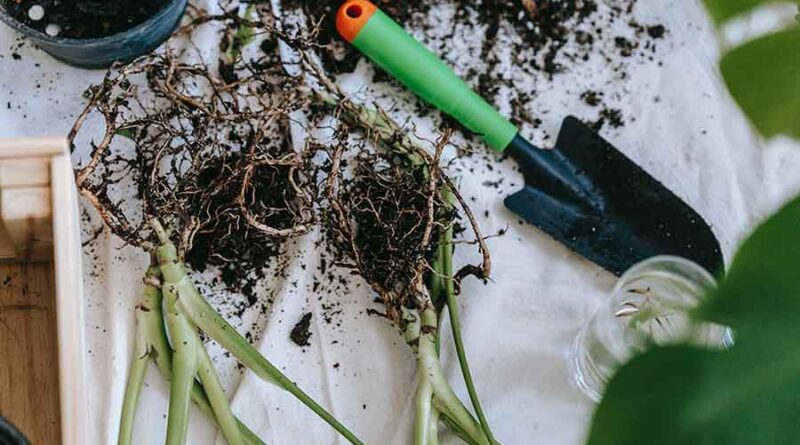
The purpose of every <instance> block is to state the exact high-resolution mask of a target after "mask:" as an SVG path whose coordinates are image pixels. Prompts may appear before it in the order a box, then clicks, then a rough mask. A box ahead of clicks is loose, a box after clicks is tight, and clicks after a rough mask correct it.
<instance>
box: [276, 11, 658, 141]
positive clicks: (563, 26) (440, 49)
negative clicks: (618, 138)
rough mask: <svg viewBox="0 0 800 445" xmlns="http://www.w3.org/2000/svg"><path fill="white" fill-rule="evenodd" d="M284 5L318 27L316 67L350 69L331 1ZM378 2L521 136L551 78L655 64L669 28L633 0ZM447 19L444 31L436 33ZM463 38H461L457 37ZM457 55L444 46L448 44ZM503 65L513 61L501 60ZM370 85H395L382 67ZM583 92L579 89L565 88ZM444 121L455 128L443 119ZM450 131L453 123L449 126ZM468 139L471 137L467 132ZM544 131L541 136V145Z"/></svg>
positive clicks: (420, 107)
mask: <svg viewBox="0 0 800 445" xmlns="http://www.w3.org/2000/svg"><path fill="white" fill-rule="evenodd" d="M284 3H285V4H286V5H287V9H291V8H302V10H303V11H304V12H305V14H306V15H307V16H308V17H309V18H310V20H311V21H312V22H313V23H319V24H320V34H319V42H320V44H321V45H323V49H322V50H321V51H320V53H321V56H322V60H323V63H324V65H325V67H326V69H328V70H329V71H331V72H333V73H347V72H352V71H353V70H354V69H355V67H356V65H357V63H358V62H359V61H360V60H361V59H362V58H363V56H362V55H361V54H360V53H359V52H358V51H357V50H355V49H354V48H353V47H352V46H350V45H348V44H347V43H346V42H344V41H343V40H342V38H341V37H340V36H339V35H338V33H337V32H336V29H335V22H334V19H333V18H334V16H335V13H336V11H337V8H338V7H339V5H340V3H341V2H339V1H336V0H325V1H312V0H286V1H285V2H284ZM378 3H379V6H380V7H381V8H382V9H383V10H384V11H386V12H387V14H389V15H390V16H391V17H393V18H394V19H395V20H397V21H398V22H399V23H401V24H402V25H404V26H405V27H406V28H407V29H409V30H411V31H413V32H414V35H415V36H417V37H419V38H420V39H421V40H422V41H423V43H424V44H426V45H427V46H428V47H429V48H431V49H432V50H433V51H434V52H436V53H438V54H441V55H442V57H444V58H445V59H446V60H447V62H448V63H449V64H450V65H452V66H454V67H455V68H456V71H457V72H459V73H460V74H461V75H462V76H463V77H464V78H465V80H467V82H468V83H469V84H471V85H472V86H473V87H474V88H475V89H476V90H477V91H478V92H479V93H480V94H481V95H482V96H483V97H485V98H487V99H488V100H490V101H493V102H494V103H495V105H497V106H498V107H500V108H502V109H506V108H507V106H508V105H510V110H509V111H510V117H511V120H512V122H514V123H515V124H516V125H518V126H520V127H521V129H522V130H523V135H525V136H526V137H529V138H530V137H532V136H533V131H534V130H535V129H537V128H539V126H540V124H541V120H540V118H539V117H540V116H541V115H543V114H545V113H547V112H548V111H550V110H548V109H546V108H544V106H543V105H541V104H539V103H537V98H538V97H539V95H540V94H539V92H540V91H546V90H547V89H548V88H549V86H550V85H552V80H553V79H554V78H555V77H558V76H561V75H563V74H566V73H569V72H576V71H579V70H580V67H581V66H582V65H585V64H587V63H589V62H590V61H591V60H592V59H597V58H600V59H602V60H603V63H605V64H607V65H610V66H611V67H613V71H614V73H615V75H616V77H618V78H620V79H624V78H625V77H627V75H628V74H627V69H628V66H629V65H630V64H631V63H636V62H637V61H653V60H655V54H656V50H657V45H656V42H657V41H658V40H660V39H663V37H664V36H665V35H666V33H667V32H668V30H667V28H666V27H665V26H664V25H663V24H660V23H646V24H642V23H639V22H638V21H637V19H636V17H635V14H634V9H635V7H636V3H637V0H619V1H614V2H599V1H597V0H537V1H535V2H534V1H520V0H458V1H456V0H447V1H443V2H440V1H434V0H416V1H400V0H381V1H379V2H378ZM442 22H446V23H447V24H448V25H446V26H447V29H443V26H442ZM465 39H466V40H465ZM456 40H457V41H459V42H461V43H460V45H461V46H463V47H464V48H462V49H463V51H460V52H453V51H451V50H450V48H451V47H452V42H453V41H456ZM509 59H511V60H509ZM375 80H376V81H382V82H394V80H393V79H390V78H389V77H388V76H387V75H386V74H385V73H383V72H382V71H381V70H376V74H375ZM571 93H573V94H581V91H574V92H571ZM607 93H608V94H604V95H603V94H598V95H596V96H594V97H593V98H590V99H593V100H592V104H590V106H592V107H598V108H599V110H604V109H614V108H617V107H618V104H617V103H616V100H615V97H614V95H612V94H611V92H610V91H607ZM430 112H431V107H429V106H427V105H425V104H422V103H421V102H418V103H417V107H416V109H415V113H416V114H420V115H422V114H428V113H430ZM605 114H606V115H600V114H598V115H597V116H596V117H594V118H591V117H590V118H587V119H586V121H587V123H590V124H595V123H596V122H599V121H602V122H601V124H600V125H599V126H600V127H603V126H604V125H605V124H609V123H611V122H612V121H613V124H612V125H609V127H612V128H616V127H618V126H622V125H625V122H626V119H625V118H624V117H623V116H616V117H619V119H616V117H615V118H614V119H611V116H609V115H608V112H606V113H605ZM438 119H439V121H438V122H440V123H441V124H442V125H445V126H454V125H455V124H454V123H453V122H451V121H450V120H449V119H448V118H447V117H441V118H438ZM455 126H456V127H457V128H460V127H459V126H457V125H455ZM467 137H468V139H470V140H475V139H477V138H475V137H474V135H467ZM549 137H550V136H549V135H546V134H545V135H544V136H543V138H542V139H543V140H546V139H548V138H549Z"/></svg>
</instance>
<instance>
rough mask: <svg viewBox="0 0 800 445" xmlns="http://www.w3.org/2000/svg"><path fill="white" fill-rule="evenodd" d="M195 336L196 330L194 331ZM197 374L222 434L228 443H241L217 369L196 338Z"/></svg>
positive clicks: (236, 424) (237, 425)
mask: <svg viewBox="0 0 800 445" xmlns="http://www.w3.org/2000/svg"><path fill="white" fill-rule="evenodd" d="M194 335H195V337H197V331H196V330H195V332H194ZM196 344H197V350H196V352H197V374H198V377H199V379H200V382H202V384H203V389H204V390H205V392H206V396H207V397H208V402H209V404H210V405H211V409H212V410H213V411H214V417H216V419H217V424H218V425H219V428H220V430H222V435H223V436H224V437H225V440H226V441H227V442H228V445H243V441H242V436H241V432H240V431H239V424H238V423H237V421H236V417H235V416H234V415H233V411H232V410H231V404H230V402H229V401H228V398H227V397H226V396H225V391H224V390H223V389H222V384H220V382H219V377H218V376H217V371H216V370H215V369H214V365H213V364H212V363H211V359H210V358H209V357H208V352H206V348H205V347H204V346H203V344H202V342H201V341H200V339H199V338H198V339H197V343H196Z"/></svg>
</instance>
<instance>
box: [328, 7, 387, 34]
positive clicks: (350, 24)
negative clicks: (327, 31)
mask: <svg viewBox="0 0 800 445" xmlns="http://www.w3.org/2000/svg"><path fill="white" fill-rule="evenodd" d="M376 11H378V7H377V6H375V5H374V4H372V2H369V1H367V0H348V1H346V2H345V3H344V4H343V5H342V6H341V7H340V8H339V12H338V13H337V14H336V29H338V30H339V34H341V35H342V37H344V39H345V40H347V41H348V42H352V41H353V40H355V38H356V36H357V35H358V33H359V32H361V29H362V28H364V25H366V24H367V22H369V19H370V18H372V15H373V14H375V12H376Z"/></svg>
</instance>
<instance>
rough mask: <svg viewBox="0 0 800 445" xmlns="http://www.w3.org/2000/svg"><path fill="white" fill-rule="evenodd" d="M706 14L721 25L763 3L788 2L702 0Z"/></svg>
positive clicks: (768, 0) (771, 0)
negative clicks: (706, 10) (709, 14)
mask: <svg viewBox="0 0 800 445" xmlns="http://www.w3.org/2000/svg"><path fill="white" fill-rule="evenodd" d="M704 1H705V3H706V8H707V9H708V12H709V13H711V17H713V18H714V20H715V21H716V22H717V23H723V22H725V21H727V20H729V19H731V18H732V17H735V16H737V15H739V14H743V13H745V12H747V11H749V10H751V9H754V8H755V7H757V6H759V5H761V4H763V3H777V2H783V3H787V2H788V1H789V0H704Z"/></svg>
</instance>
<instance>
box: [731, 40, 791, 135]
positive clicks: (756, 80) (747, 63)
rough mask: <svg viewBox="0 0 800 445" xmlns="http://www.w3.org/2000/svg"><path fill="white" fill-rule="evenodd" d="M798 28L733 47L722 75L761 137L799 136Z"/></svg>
mask: <svg viewBox="0 0 800 445" xmlns="http://www.w3.org/2000/svg"><path fill="white" fill-rule="evenodd" d="M798 48H800V27H794V28H791V29H788V30H785V31H780V32H777V33H775V34H770V35H767V36H766V37H761V38H759V39H756V40H753V41H751V42H748V43H746V44H745V45H743V46H740V47H738V48H735V49H733V50H732V51H730V52H729V53H728V54H726V55H725V57H724V58H723V59H722V63H721V68H722V75H723V77H724V78H725V81H726V83H727V84H728V88H729V89H730V91H731V94H732V95H733V97H734V99H736V101H737V102H738V103H739V105H740V106H741V107H742V108H743V109H744V112H745V113H746V114H747V116H748V117H749V118H750V120H751V121H752V122H753V124H754V125H755V126H756V128H758V130H759V131H761V133H762V134H763V135H764V136H767V137H771V136H776V135H779V134H785V135H788V136H793V137H796V138H800V52H798Z"/></svg>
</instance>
